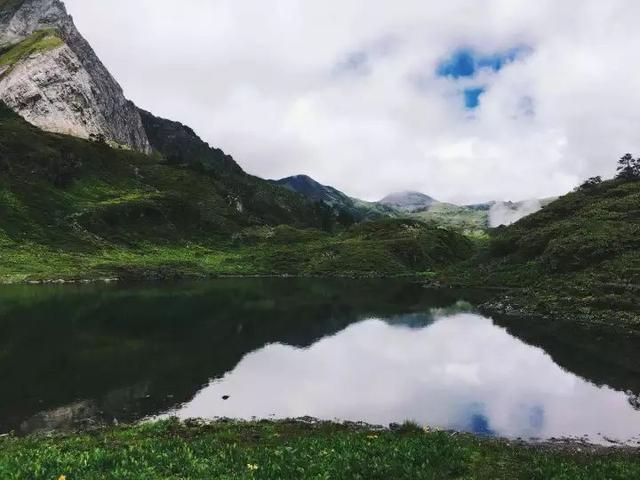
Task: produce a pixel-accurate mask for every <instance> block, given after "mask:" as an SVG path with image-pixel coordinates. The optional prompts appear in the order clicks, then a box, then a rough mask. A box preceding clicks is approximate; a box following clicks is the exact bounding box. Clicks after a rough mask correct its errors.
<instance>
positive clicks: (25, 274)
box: [0, 108, 471, 282]
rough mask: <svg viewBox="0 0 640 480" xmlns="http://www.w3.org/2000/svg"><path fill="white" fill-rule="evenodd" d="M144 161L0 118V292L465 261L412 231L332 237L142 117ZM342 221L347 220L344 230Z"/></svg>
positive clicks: (464, 248) (437, 234) (183, 135)
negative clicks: (39, 284)
mask: <svg viewBox="0 0 640 480" xmlns="http://www.w3.org/2000/svg"><path fill="white" fill-rule="evenodd" d="M144 118H145V127H146V128H147V129H148V131H149V137H150V139H151V142H152V145H153V147H154V150H155V152H154V154H153V155H152V156H146V155H142V154H139V153H135V152H131V151H126V150H114V149H112V148H110V147H109V146H107V145H106V144H100V143H96V142H88V141H84V140H80V139H77V138H73V137H69V136H64V135H57V134H50V133H45V132H42V131H40V130H38V129H37V128H35V127H33V126H31V125H29V124H27V123H26V122H25V121H23V120H22V119H21V118H19V117H18V116H16V115H15V114H13V113H12V112H10V111H9V110H7V109H6V108H0V282H15V281H27V280H43V279H79V278H96V277H117V278H127V277H135V278H138V277H144V278H167V277H173V276H185V275H187V276H206V275H256V274H260V275H271V274H296V275H358V276H360V275H367V276H369V275H396V274H403V275H406V274H413V273H417V272H425V271H433V269H435V268H441V267H442V266H443V265H445V264H448V263H451V262H454V261H457V260H459V259H461V258H466V257H468V255H469V254H470V253H471V246H470V245H469V243H468V242H467V241H466V240H465V239H463V238H461V237H460V236H459V235H457V234H453V233H451V232H448V231H446V230H440V229H437V228H435V227H431V226H428V225H424V224H421V223H415V222H413V223H411V222H398V223H388V224H387V223H384V224H376V225H374V227H375V228H378V229H379V231H380V232H384V237H385V238H373V237H372V236H371V235H370V234H367V235H364V234H363V232H362V231H360V230H359V229H358V228H355V227H354V228H352V229H348V230H344V227H343V226H341V225H340V222H341V221H342V220H343V218H342V217H340V216H339V215H336V214H335V212H334V211H332V210H331V208H330V207H329V206H327V205H326V204H324V203H322V202H314V201H311V200H309V199H306V198H305V197H303V196H302V195H299V194H297V193H295V192H292V191H290V190H288V189H286V188H281V187H279V186H276V185H272V184H271V183H269V182H267V181H265V180H262V179H259V178H256V177H252V176H250V175H247V174H246V173H244V172H243V171H242V169H241V168H240V167H239V166H238V165H237V164H236V163H235V162H234V161H233V159H231V157H228V156H226V155H224V153H222V152H221V151H219V150H215V149H211V148H209V146H208V145H206V144H205V143H204V142H202V141H201V140H200V139H199V138H198V137H197V136H196V135H195V134H194V133H193V132H192V131H191V130H190V129H188V128H187V127H184V126H182V125H181V124H178V123H175V122H170V121H167V120H162V119H158V118H155V117H153V116H151V115H150V114H145V115H144ZM349 221H351V220H349Z"/></svg>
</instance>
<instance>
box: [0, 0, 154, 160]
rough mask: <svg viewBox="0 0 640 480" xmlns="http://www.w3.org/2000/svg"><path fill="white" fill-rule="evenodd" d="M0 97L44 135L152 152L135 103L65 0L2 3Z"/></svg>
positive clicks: (31, 0) (0, 24)
mask: <svg viewBox="0 0 640 480" xmlns="http://www.w3.org/2000/svg"><path fill="white" fill-rule="evenodd" d="M0 100H2V101H3V102H4V103H5V104H6V105H8V106H9V107H10V108H11V109H12V110H14V111H15V112H17V113H18V114H20V116H22V117H23V118H25V119H26V120H27V121H29V122H30V123H32V124H33V125H36V126H38V127H40V128H42V129H44V130H48V131H51V132H57V133H65V134H70V135H74V136H77V137H81V138H90V137H98V138H103V137H104V139H105V140H106V141H108V142H109V143H112V144H114V145H120V146H124V147H127V148H131V149H134V150H138V151H142V152H149V151H150V146H149V141H148V139H147V136H146V133H145V131H144V128H143V126H142V121H141V119H140V115H139V114H138V111H137V110H136V108H135V106H134V105H133V104H132V103H131V102H129V101H128V100H127V99H126V98H125V97H124V94H123V92H122V89H121V88H120V86H119V85H118V83H117V82H116V81H115V80H114V78H113V77H112V76H111V74H110V73H109V72H108V71H107V69H106V68H105V67H104V65H103V64H102V62H100V60H99V59H98V57H97V56H96V54H95V52H94V51H93V49H92V48H91V46H90V45H89V43H88V42H87V41H86V40H85V39H84V38H83V37H82V36H81V35H80V33H79V32H78V30H77V29H76V27H75V25H74V23H73V19H72V18H71V16H69V15H68V14H67V12H66V9H65V7H64V5H63V4H62V2H60V1H59V0H3V1H2V2H0Z"/></svg>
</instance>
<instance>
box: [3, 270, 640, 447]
mask: <svg viewBox="0 0 640 480" xmlns="http://www.w3.org/2000/svg"><path fill="white" fill-rule="evenodd" d="M483 297H484V294H483V293H482V292H477V291H457V290H432V289H427V288H424V287H423V286H422V285H420V284H419V283H417V282H407V281H391V280H385V281H381V280H370V281H354V280H312V279H306V280H300V279H225V280H216V281H208V282H201V283H175V284H157V285H87V286H5V287H1V288H0V389H1V393H2V395H0V434H2V433H5V432H8V431H16V432H17V433H19V434H25V433H30V432H37V431H48V430H64V429H69V428H79V427H92V426H96V425H102V424H113V423H123V422H132V421H136V420H140V419H145V418H159V417H164V416H177V417H180V418H193V417H201V418H208V419H213V418H219V417H230V418H243V419H251V418H254V417H255V418H270V419H274V418H275V419H278V418H291V417H302V416H311V417H315V418H320V419H328V420H334V419H336V420H349V421H364V422H368V423H373V424H380V425H388V424H390V423H401V422H403V421H405V420H412V421H415V422H418V423H420V424H421V425H425V426H427V425H428V426H431V427H434V428H443V429H452V430H463V431H470V432H475V433H478V434H481V435H497V436H504V437H510V438H527V439H528V438H534V439H541V440H544V439H551V438H558V437H581V438H582V437H585V436H586V437H587V438H588V439H589V441H591V442H594V443H603V444H607V443H612V442H624V443H628V444H633V445H638V444H640V397H638V396H637V394H638V393H640V388H639V387H638V382H639V381H640V380H639V378H640V377H639V376H638V372H637V369H636V366H637V361H636V360H637V358H638V357H635V358H634V357H633V353H629V351H627V350H625V348H624V347H623V346H622V345H621V344H620V342H618V341H617V340H616V339H615V338H614V339H608V338H606V335H604V334H602V333H598V334H597V335H596V334H594V333H593V332H592V331H589V332H586V333H580V332H579V331H577V330H576V329H575V328H574V327H573V326H565V325H564V324H563V323H562V322H556V323H554V324H553V325H542V324H536V323H535V322H528V321H525V320H522V319H491V318H487V317H485V316H483V315H481V314H479V313H478V312H477V311H476V310H475V309H474V307H473V305H474V304H476V303H477V302H480V301H481V300H482V298H483ZM594 335H595V336H594ZM594 345H597V349H594V348H595V347H594ZM630 348H634V347H630Z"/></svg>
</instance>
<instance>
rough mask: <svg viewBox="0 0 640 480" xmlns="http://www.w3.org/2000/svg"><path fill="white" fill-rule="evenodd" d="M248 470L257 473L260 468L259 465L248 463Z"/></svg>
mask: <svg viewBox="0 0 640 480" xmlns="http://www.w3.org/2000/svg"><path fill="white" fill-rule="evenodd" d="M247 468H248V469H249V470H251V471H252V472H255V471H256V470H258V468H260V467H258V465H256V464H255V463H247Z"/></svg>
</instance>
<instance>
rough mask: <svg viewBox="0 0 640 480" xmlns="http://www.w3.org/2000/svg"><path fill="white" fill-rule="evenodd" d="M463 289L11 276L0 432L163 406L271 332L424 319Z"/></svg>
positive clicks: (3, 323) (283, 336)
mask: <svg viewBox="0 0 640 480" xmlns="http://www.w3.org/2000/svg"><path fill="white" fill-rule="evenodd" d="M459 298H460V293H458V292H452V291H449V292H435V291H430V290H426V289H424V288H422V287H421V286H420V285H418V284H411V283H406V282H393V281H384V282H380V281H358V282H356V281H352V280H345V281H316V280H261V279H253V280H246V279H243V280H223V281H215V282H208V283H201V284H177V285H170V286H161V287H156V286H153V287H149V286H146V287H140V288H130V287H120V286H116V287H104V286H91V287H69V286H66V287H50V288H49V287H23V286H20V287H7V288H3V289H2V290H1V291H0V318H1V320H0V358H2V362H0V384H1V385H10V386H11V388H9V389H3V395H2V397H0V432H2V431H7V430H9V429H15V428H19V425H20V424H22V430H23V431H31V430H34V429H40V428H46V427H53V428H60V427H63V426H64V425H65V423H66V422H72V423H79V422H80V423H81V422H83V421H85V420H86V419H87V418H89V419H90V420H95V419H96V418H102V419H104V420H109V421H110V420H112V419H114V418H117V419H118V420H120V421H131V420H135V419H138V418H141V417H144V416H147V415H152V414H156V413H158V412H160V411H163V410H166V409H169V408H171V407H173V406H175V405H178V404H180V403H183V402H185V401H188V400H189V399H191V398H192V397H193V395H194V394H195V392H197V391H198V389H199V388H201V387H202V386H203V385H204V384H206V383H207V382H208V381H209V380H210V379H211V378H217V377H220V376H222V375H224V374H225V373H226V372H228V371H230V370H232V369H233V367H234V366H235V365H236V364H237V363H238V362H239V361H240V360H241V359H242V358H243V356H244V355H246V354H247V353H248V352H251V351H254V350H256V349H258V348H261V347H263V346H264V345H266V344H270V343H284V344H289V345H292V346H298V347H307V346H309V345H311V344H313V343H314V342H316V341H317V340H318V339H320V338H322V337H324V336H326V335H331V334H334V333H336V332H338V331H340V330H342V329H343V328H345V327H346V326H347V325H349V324H351V323H353V322H357V321H359V320H361V319H364V318H368V317H374V316H375V317H383V318H386V317H390V318H392V319H394V320H393V322H407V323H408V324H409V325H415V326H417V325H419V324H420V325H421V324H424V322H430V321H431V320H430V319H429V318H430V316H429V315H428V314H425V313H424V312H428V311H429V310H430V309H432V308H443V307H448V306H451V305H454V304H455V303H456V301H457V300H459ZM402 315H408V317H407V316H404V317H403V316H402ZM402 318H404V320H402ZM39 412H45V413H39ZM25 419H29V420H28V421H26V422H25Z"/></svg>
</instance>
